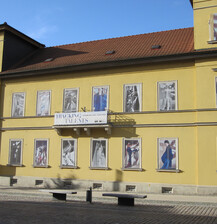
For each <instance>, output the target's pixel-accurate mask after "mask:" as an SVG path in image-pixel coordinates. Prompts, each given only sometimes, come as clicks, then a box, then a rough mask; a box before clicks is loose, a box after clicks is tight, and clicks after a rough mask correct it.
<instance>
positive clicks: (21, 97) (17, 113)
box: [11, 93, 25, 117]
mask: <svg viewBox="0 0 217 224" xmlns="http://www.w3.org/2000/svg"><path fill="white" fill-rule="evenodd" d="M24 109H25V93H13V95H12V109H11V116H12V117H23V116H24Z"/></svg>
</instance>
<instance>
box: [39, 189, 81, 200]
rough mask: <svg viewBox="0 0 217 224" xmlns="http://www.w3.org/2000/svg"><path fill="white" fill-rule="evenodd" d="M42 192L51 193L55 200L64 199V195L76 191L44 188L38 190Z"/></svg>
mask: <svg viewBox="0 0 217 224" xmlns="http://www.w3.org/2000/svg"><path fill="white" fill-rule="evenodd" d="M40 191H42V192H48V193H51V194H53V198H55V199H57V200H63V201H66V195H67V194H77V192H76V191H71V190H55V189H48V190H47V189H44V190H40Z"/></svg>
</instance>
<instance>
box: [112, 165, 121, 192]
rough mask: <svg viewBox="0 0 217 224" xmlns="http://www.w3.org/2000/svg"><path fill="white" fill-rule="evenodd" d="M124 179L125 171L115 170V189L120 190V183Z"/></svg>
mask: <svg viewBox="0 0 217 224" xmlns="http://www.w3.org/2000/svg"><path fill="white" fill-rule="evenodd" d="M122 179H123V172H122V171H121V170H118V169H116V170H115V181H114V183H113V191H120V183H121V182H122Z"/></svg>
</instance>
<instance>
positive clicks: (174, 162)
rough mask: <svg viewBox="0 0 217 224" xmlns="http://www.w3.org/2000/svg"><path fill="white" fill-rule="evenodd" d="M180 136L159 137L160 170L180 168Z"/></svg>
mask: <svg viewBox="0 0 217 224" xmlns="http://www.w3.org/2000/svg"><path fill="white" fill-rule="evenodd" d="M178 169H179V168H178V138H159V139H158V169H157V170H158V171H171V170H174V171H176V170H178Z"/></svg>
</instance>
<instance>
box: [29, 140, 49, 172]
mask: <svg viewBox="0 0 217 224" xmlns="http://www.w3.org/2000/svg"><path fill="white" fill-rule="evenodd" d="M37 141H46V142H47V143H46V147H47V160H46V162H47V163H46V164H45V165H37V164H36V163H35V158H36V143H37ZM48 164H49V139H47V138H46V139H45V138H37V139H34V156H33V167H35V168H37V167H42V168H48V167H49V165H48Z"/></svg>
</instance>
